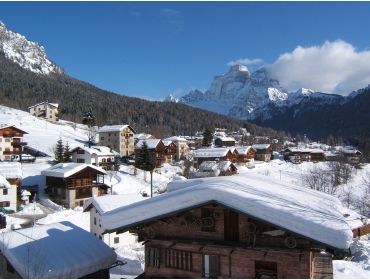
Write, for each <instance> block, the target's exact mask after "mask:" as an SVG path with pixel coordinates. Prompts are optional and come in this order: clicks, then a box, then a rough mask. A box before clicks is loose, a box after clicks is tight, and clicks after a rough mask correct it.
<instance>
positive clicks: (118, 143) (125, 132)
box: [98, 124, 135, 157]
mask: <svg viewBox="0 0 370 280" xmlns="http://www.w3.org/2000/svg"><path fill="white" fill-rule="evenodd" d="M98 133H99V144H100V145H101V146H107V147H109V148H111V149H113V150H114V151H116V152H118V153H119V154H120V156H121V157H131V156H133V155H134V152H135V139H134V134H135V130H134V129H133V128H132V127H131V126H130V125H127V124H125V125H105V126H103V127H101V128H99V130H98Z"/></svg>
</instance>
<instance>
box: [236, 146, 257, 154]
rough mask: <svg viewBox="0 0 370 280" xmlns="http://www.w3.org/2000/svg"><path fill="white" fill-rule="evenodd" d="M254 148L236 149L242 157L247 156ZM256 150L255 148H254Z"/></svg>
mask: <svg viewBox="0 0 370 280" xmlns="http://www.w3.org/2000/svg"><path fill="white" fill-rule="evenodd" d="M251 148H252V146H243V147H236V151H237V152H238V153H239V154H241V155H246V154H247V153H248V151H249V150H250V149H251ZM252 149H253V150H254V148H252Z"/></svg>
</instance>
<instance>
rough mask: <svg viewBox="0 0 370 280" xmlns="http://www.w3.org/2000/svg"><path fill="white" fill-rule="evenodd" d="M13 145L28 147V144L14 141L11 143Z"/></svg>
mask: <svg viewBox="0 0 370 280" xmlns="http://www.w3.org/2000/svg"><path fill="white" fill-rule="evenodd" d="M11 145H12V146H26V145H27V142H23V141H18V140H13V142H12V143H11Z"/></svg>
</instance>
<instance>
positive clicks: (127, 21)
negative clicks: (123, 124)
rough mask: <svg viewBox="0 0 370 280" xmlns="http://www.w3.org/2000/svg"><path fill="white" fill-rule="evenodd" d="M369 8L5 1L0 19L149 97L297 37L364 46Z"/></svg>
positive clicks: (67, 59)
mask: <svg viewBox="0 0 370 280" xmlns="http://www.w3.org/2000/svg"><path fill="white" fill-rule="evenodd" d="M369 14H370V3H367V2H360V3H359V2H358V3H343V2H337V3H332V2H326V3H317V2H297V3H289V2H279V3H269V2H260V3H254V2H232V3H229V2H221V3H219V2H214V3H212V2H211V3H210V2H203V3H201V2H195V3H194V2H158V3H148V2H108V3H107V2H104V3H99V2H98V3H96V2H74V3H71V2H64V3H58V2H56V3H45V2H37V3H19V2H9V3H4V2H1V3H0V20H1V21H3V22H4V23H5V25H6V26H7V27H8V28H10V29H12V30H14V31H17V32H18V33H21V34H23V35H25V36H26V37H27V38H29V39H31V40H33V41H37V42H39V43H40V44H41V45H43V46H44V47H45V48H46V51H47V54H48V56H49V58H50V59H51V60H53V61H54V62H56V63H57V64H58V65H60V66H62V67H63V68H64V69H65V70H66V72H67V73H68V74H69V75H71V76H73V77H75V78H78V79H81V80H84V81H87V82H90V83H92V84H94V85H96V86H98V87H100V88H103V89H107V90H111V91H113V92H116V93H120V94H125V95H130V96H138V97H144V98H148V99H161V98H163V97H164V96H166V95H168V94H169V93H173V92H176V93H177V94H179V93H186V92H187V91H188V90H189V89H191V88H200V89H206V88H208V87H209V85H210V83H211V81H212V79H213V76H214V75H217V74H222V73H224V72H226V71H227V69H228V66H227V64H228V62H230V61H235V60H237V59H241V58H249V59H256V58H258V59H261V60H263V61H264V62H265V63H267V64H272V63H275V62H276V60H277V59H278V57H279V55H281V54H282V53H285V52H292V51H293V50H294V49H295V48H296V47H297V46H298V45H301V46H303V47H310V46H322V45H323V44H324V43H325V41H329V42H334V41H335V40H338V39H340V40H343V41H344V42H346V43H348V44H350V45H351V46H353V47H354V48H355V52H365V54H367V51H368V50H369V49H370V32H369V29H368V28H369V26H370V17H369ZM360 58H361V57H360ZM325 63H328V62H325ZM351 63H352V62H351ZM352 64H353V63H352ZM249 67H251V68H253V67H258V65H249ZM366 75H367V74H366ZM366 77H367V76H366ZM366 77H365V78H366ZM369 77H370V75H369ZM343 79H344V78H343ZM366 79H367V78H366ZM366 79H365V80H366ZM365 80H364V81H365ZM366 81H367V80H366ZM295 82H296V81H295ZM352 83H354V82H352ZM303 85H305V83H303ZM356 86H357V84H356ZM358 87H360V85H359V86H358Z"/></svg>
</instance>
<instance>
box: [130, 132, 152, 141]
mask: <svg viewBox="0 0 370 280" xmlns="http://www.w3.org/2000/svg"><path fill="white" fill-rule="evenodd" d="M150 137H154V136H153V135H151V134H147V133H138V134H135V135H134V138H135V139H138V140H145V139H149V138H150Z"/></svg>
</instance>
